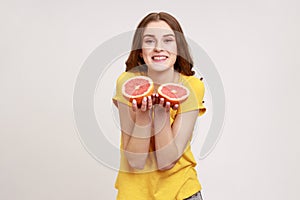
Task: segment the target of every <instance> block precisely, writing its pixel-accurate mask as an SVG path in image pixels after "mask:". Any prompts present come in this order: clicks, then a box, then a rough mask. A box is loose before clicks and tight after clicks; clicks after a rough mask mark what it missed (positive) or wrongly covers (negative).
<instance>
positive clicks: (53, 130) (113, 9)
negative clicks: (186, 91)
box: [0, 0, 300, 200]
mask: <svg viewBox="0 0 300 200" xmlns="http://www.w3.org/2000/svg"><path fill="white" fill-rule="evenodd" d="M0 5H1V6H0V199H3V200H21V199H22V200H40V199H43V200H53V199H55V200H69V199H70V200H71V199H72V200H86V199H88V200H99V199H115V196H116V190H115V189H114V182H115V178H116V174H117V173H116V171H115V170H112V169H110V168H108V167H105V166H104V165H102V164H101V163H99V162H98V161H97V160H95V159H94V158H93V157H92V156H91V155H90V154H89V153H88V152H87V151H86V150H85V148H84V147H83V145H82V143H81V141H80V139H79V137H78V133H77V132H76V124H75V122H74V117H73V108H72V97H73V90H74V84H75V82H76V77H77V75H78V73H79V71H80V69H81V66H82V64H83V63H84V61H85V60H86V59H87V57H88V56H89V55H90V53H91V52H92V51H93V50H94V49H95V48H97V47H98V46H99V45H101V44H102V43H103V42H104V41H106V40H108V39H109V38H111V37H113V36H115V35H118V34H120V33H122V32H124V31H130V30H132V29H134V28H135V27H136V26H137V23H138V22H139V21H140V20H141V19H142V18H143V17H144V16H145V15H146V14H148V13H149V12H151V11H166V12H169V13H171V14H172V15H174V16H175V17H176V18H177V19H178V20H179V22H180V23H181V25H182V27H183V30H184V32H185V34H186V35H188V36H189V37H190V38H192V39H193V40H194V41H196V42H197V43H198V44H199V45H200V46H201V47H202V48H203V49H204V50H205V51H206V53H207V54H208V55H209V56H210V58H211V59H212V60H213V62H214V63H215V65H216V68H217V70H218V72H219V73H220V75H221V78H222V81H223V85H224V88H225V95H226V119H225V122H224V127H223V131H222V136H221V138H220V139H219V141H218V143H217V145H216V147H215V148H214V150H213V151H212V153H210V154H209V156H208V157H206V158H205V159H202V160H198V166H197V170H198V175H199V179H200V181H201V184H202V186H203V197H204V199H206V200H219V199H228V200H229V199H230V200H241V199H242V200H253V199H255V200H266V199H272V200H281V199H288V200H298V199H299V198H300V194H299V191H298V190H299V189H298V186H299V185H300V173H299V171H298V170H299V169H300V161H299V157H300V147H299V144H298V143H299V141H300V136H299V133H300V131H299V130H300V129H299V112H300V109H299V101H300V98H299V89H300V88H299V85H300V80H299V75H298V73H299V72H300V71H299V67H300V55H299V52H300V47H299V46H300V39H299V35H300V27H299V24H300V14H299V12H298V11H299V10H300V3H299V1H296V0H274V1H270V0H259V1H258V0H251V1H250V0H246V1H238V0H228V1H221V0H213V1H203V0H200V1H189V0H186V1H179V0H174V1H157V0H152V1H137V0H136V1H131V0H128V1H116V0H110V1H99V0H97V1H96V0H93V1H92V0H86V1H79V0H73V1H71V0H60V1H55V0H52V1H50V0H49V1H48V0H47V1H46V0H42V1H37V0H24V1H22V0H10V1H8V0H7V1H4V0H1V1H0ZM208 94H209V93H208Z"/></svg>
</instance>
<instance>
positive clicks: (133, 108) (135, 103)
mask: <svg viewBox="0 0 300 200" xmlns="http://www.w3.org/2000/svg"><path fill="white" fill-rule="evenodd" d="M136 110H137V102H136V100H135V99H133V100H132V111H134V112H135V111H136Z"/></svg>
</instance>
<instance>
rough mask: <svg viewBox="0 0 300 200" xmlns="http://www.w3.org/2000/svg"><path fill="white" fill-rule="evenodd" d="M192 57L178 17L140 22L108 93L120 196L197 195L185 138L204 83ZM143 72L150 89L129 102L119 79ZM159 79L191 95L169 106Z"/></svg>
mask: <svg viewBox="0 0 300 200" xmlns="http://www.w3.org/2000/svg"><path fill="white" fill-rule="evenodd" d="M192 67H193V62H192V58H191V56H190V53H189V50H188V45H187V42H186V39H185V37H184V35H183V31H182V29H181V27H180V24H179V23H178V21H177V20H176V19H175V18H174V17H173V16H171V15H170V14H167V13H164V12H160V13H150V14H149V15H147V16H146V17H145V18H144V19H142V21H141V22H140V23H139V25H138V27H137V30H136V31H135V35H134V38H133V43H132V49H131V53H130V55H129V57H128V59H127V61H126V72H123V73H122V74H121V75H120V76H119V78H118V80H117V86H116V95H115V97H114V98H113V101H114V103H115V105H116V106H117V107H118V109H119V116H120V124H121V132H122V136H121V138H122V139H121V166H120V170H119V173H118V177H117V180H116V184H115V186H116V188H117V189H118V196H117V199H120V200H123V199H124V200H148V199H149V200H152V199H153V200H175V199H179V200H183V199H202V197H201V193H200V190H201V185H200V183H199V181H198V178H197V173H196V170H195V166H196V162H195V159H194V157H193V154H192V152H191V147H190V141H191V138H192V133H193V130H194V125H195V122H196V119H197V117H198V116H200V115H202V114H204V112H205V111H206V109H205V107H204V106H203V104H202V99H203V96H204V84H203V82H202V81H201V80H200V79H198V78H196V77H195V76H193V75H194V71H192ZM140 75H143V76H148V77H150V78H151V79H152V80H153V82H154V94H153V95H152V96H149V97H148V98H146V97H145V98H144V99H143V101H142V104H141V106H138V105H137V101H136V100H133V101H132V102H128V101H127V100H126V99H125V98H124V97H123V95H122V90H121V88H122V85H123V83H124V82H125V81H126V80H128V79H129V78H131V77H133V76H140ZM163 83H179V84H182V85H184V86H185V87H187V88H188V89H189V91H190V95H189V97H188V99H187V100H186V101H184V102H183V103H181V104H180V105H178V104H176V105H172V106H171V104H170V102H167V101H166V100H165V99H163V98H159V97H158V95H157V88H158V87H159V85H161V84H163Z"/></svg>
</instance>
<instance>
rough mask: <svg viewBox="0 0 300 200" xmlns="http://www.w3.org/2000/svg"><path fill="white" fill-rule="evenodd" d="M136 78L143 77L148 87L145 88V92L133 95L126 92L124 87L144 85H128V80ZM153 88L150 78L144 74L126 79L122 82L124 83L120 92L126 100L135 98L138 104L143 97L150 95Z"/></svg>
mask: <svg viewBox="0 0 300 200" xmlns="http://www.w3.org/2000/svg"><path fill="white" fill-rule="evenodd" d="M138 79H143V80H146V82H147V83H148V84H149V87H148V88H147V90H146V91H145V92H143V93H142V94H135V95H131V94H128V92H126V87H132V86H134V87H137V88H139V87H140V86H144V84H142V85H138V84H137V85H132V84H131V85H129V83H130V82H132V81H134V80H138ZM153 90H154V84H153V81H152V79H151V78H149V77H146V76H134V77H132V78H130V79H128V80H126V81H125V82H124V84H123V85H122V94H123V96H124V97H125V99H127V100H128V101H130V102H132V100H133V99H135V100H136V101H137V104H138V105H140V104H141V103H142V100H143V98H144V97H147V96H149V95H152V93H153Z"/></svg>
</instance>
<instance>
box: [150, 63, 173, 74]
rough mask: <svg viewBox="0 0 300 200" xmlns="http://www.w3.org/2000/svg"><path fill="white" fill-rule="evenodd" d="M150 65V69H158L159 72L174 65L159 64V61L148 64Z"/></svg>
mask: <svg viewBox="0 0 300 200" xmlns="http://www.w3.org/2000/svg"><path fill="white" fill-rule="evenodd" d="M148 67H149V69H150V70H153V71H157V72H163V71H166V70H168V69H170V68H172V66H169V65H165V64H157V63H151V64H149V65H148Z"/></svg>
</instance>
